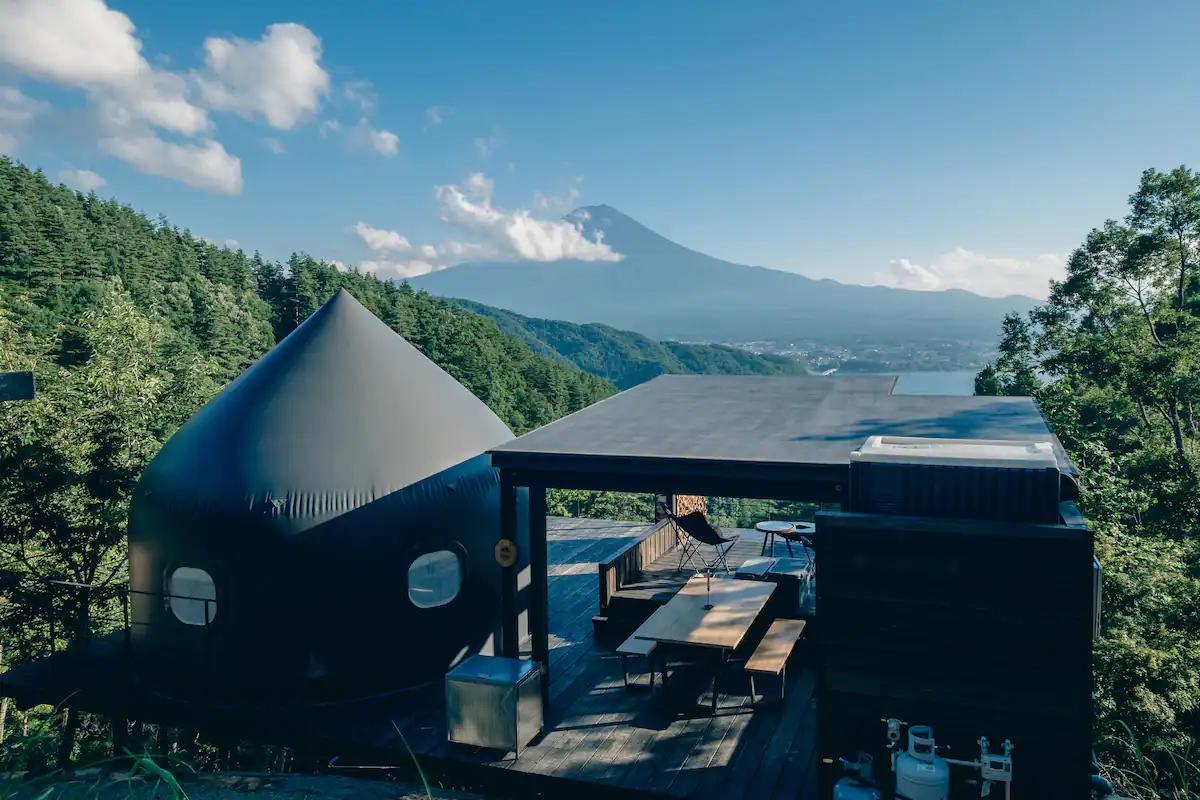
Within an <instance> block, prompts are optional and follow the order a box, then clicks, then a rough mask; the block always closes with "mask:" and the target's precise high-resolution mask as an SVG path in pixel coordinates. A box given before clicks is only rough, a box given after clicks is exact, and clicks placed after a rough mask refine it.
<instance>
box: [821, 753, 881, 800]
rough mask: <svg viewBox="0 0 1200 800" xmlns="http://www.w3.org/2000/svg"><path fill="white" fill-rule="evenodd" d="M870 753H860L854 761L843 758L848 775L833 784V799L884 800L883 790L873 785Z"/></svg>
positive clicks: (843, 765) (843, 764)
mask: <svg viewBox="0 0 1200 800" xmlns="http://www.w3.org/2000/svg"><path fill="white" fill-rule="evenodd" d="M873 760H874V759H872V757H871V754H870V753H859V754H858V756H857V757H856V758H855V760H854V761H847V760H845V759H842V767H843V769H845V771H846V777H844V778H842V779H841V780H840V781H838V782H837V783H835V784H834V785H833V800H883V792H881V791H879V790H878V789H876V788H875V787H874V786H871V780H872V775H871V762H872V761H873Z"/></svg>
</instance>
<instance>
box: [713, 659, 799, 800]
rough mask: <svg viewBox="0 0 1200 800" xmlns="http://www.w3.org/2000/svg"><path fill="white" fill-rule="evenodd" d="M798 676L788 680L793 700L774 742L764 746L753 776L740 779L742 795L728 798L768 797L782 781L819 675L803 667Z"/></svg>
mask: <svg viewBox="0 0 1200 800" xmlns="http://www.w3.org/2000/svg"><path fill="white" fill-rule="evenodd" d="M797 677H798V679H797V680H795V681H789V684H790V685H789V686H788V693H789V694H792V697H791V698H789V699H790V700H791V702H789V703H787V704H786V705H784V708H783V714H782V715H781V716H780V719H779V724H778V725H777V726H776V728H775V733H774V735H773V736H772V737H771V741H770V742H769V743H768V744H767V746H766V747H765V748H763V751H762V756H761V759H760V760H759V763H758V767H757V769H756V770H755V772H754V775H753V777H751V778H749V779H748V780H744V781H742V782H741V786H740V787H739V789H740V790H741V794H739V793H738V792H736V791H731V792H730V793H729V794H728V795H727V797H728V798H729V800H741V798H762V797H769V796H770V795H771V791H772V790H773V789H774V787H775V784H776V783H777V782H778V781H779V778H780V775H781V773H782V771H783V765H784V763H785V761H786V759H787V755H788V752H789V751H790V750H791V748H792V745H793V743H794V742H795V740H796V738H797V736H798V735H799V734H800V732H801V731H802V729H803V725H804V721H805V720H806V718H807V717H808V710H809V707H810V706H811V704H812V693H813V689H814V688H815V687H816V675H815V673H813V672H812V671H811V670H804V671H803V672H801V674H800V675H799V676H797Z"/></svg>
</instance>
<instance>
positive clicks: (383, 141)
mask: <svg viewBox="0 0 1200 800" xmlns="http://www.w3.org/2000/svg"><path fill="white" fill-rule="evenodd" d="M346 142H347V143H348V144H349V145H350V147H352V148H354V149H355V150H374V151H375V152H376V153H379V154H380V155H381V156H384V157H385V158H392V157H394V156H395V155H396V154H397V153H399V152H400V137H399V136H397V135H396V134H394V133H392V132H391V131H387V130H382V129H378V130H377V129H375V128H372V127H371V123H370V121H369V120H368V119H367V118H366V117H363V118H362V119H360V120H359V121H358V124H357V125H355V126H354V127H353V128H351V129H350V130H349V131H347V132H346Z"/></svg>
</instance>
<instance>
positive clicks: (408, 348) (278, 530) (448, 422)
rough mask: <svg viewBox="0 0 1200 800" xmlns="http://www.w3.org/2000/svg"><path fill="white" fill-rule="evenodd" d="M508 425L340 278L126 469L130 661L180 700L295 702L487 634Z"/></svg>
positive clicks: (386, 682)
mask: <svg viewBox="0 0 1200 800" xmlns="http://www.w3.org/2000/svg"><path fill="white" fill-rule="evenodd" d="M512 438H513V435H512V433H511V431H509V429H508V428H507V427H506V426H505V424H504V423H503V422H502V421H501V420H500V419H499V418H498V417H497V416H496V415H495V414H494V413H492V411H491V410H490V409H489V408H488V407H487V406H486V405H484V403H483V402H481V401H480V400H479V399H478V398H476V397H475V396H474V395H473V394H471V392H470V391H468V390H467V389H466V388H464V387H463V386H462V385H461V384H459V383H458V382H457V381H455V380H454V379H453V378H452V377H450V376H449V375H448V374H446V373H445V372H443V371H442V370H441V369H440V368H439V367H438V366H437V365H436V364H434V363H433V362H432V361H430V360H429V359H427V358H426V357H425V356H424V355H422V354H421V353H420V352H419V351H418V350H417V349H416V348H414V347H413V346H412V345H410V344H409V343H408V342H406V341H405V340H404V339H403V338H402V337H401V336H399V335H398V334H396V333H395V332H394V331H392V330H391V329H390V328H388V327H387V326H386V325H385V324H384V323H383V322H381V321H380V320H379V319H377V318H376V317H375V316H374V315H373V314H372V313H371V312H370V311H368V310H367V309H366V308H364V307H363V306H362V305H360V304H359V302H358V301H357V300H355V299H354V298H353V297H352V296H351V295H350V294H349V293H348V292H346V291H345V290H342V291H340V292H339V293H338V294H337V295H335V296H334V297H333V298H331V299H330V300H329V301H328V302H326V303H325V304H324V305H323V306H322V307H321V308H320V309H318V310H317V311H316V313H314V314H313V315H312V316H311V317H310V318H309V319H308V320H306V321H305V322H304V323H303V324H302V325H300V327H298V328H297V329H296V330H295V331H293V332H292V333H291V334H290V335H289V336H287V337H286V338H285V339H284V340H283V341H282V342H280V343H279V344H278V345H276V347H275V348H274V349H272V350H271V351H270V352H268V353H267V354H266V355H264V356H263V357H262V358H261V359H260V360H259V361H258V362H257V363H256V364H254V365H253V366H252V367H250V368H249V369H247V370H246V371H245V372H244V373H243V374H242V375H240V376H239V377H238V378H237V379H236V380H234V381H233V382H232V383H230V384H229V385H228V386H227V387H226V388H225V389H224V390H223V391H221V392H220V393H219V394H218V395H217V396H216V397H214V398H213V399H212V400H210V401H209V402H208V403H207V404H206V405H205V406H204V407H202V408H201V409H200V410H199V411H197V412H196V414H195V415H194V416H193V417H192V418H191V419H190V420H188V422H187V423H186V424H185V425H183V426H182V427H181V428H180V429H179V430H178V431H177V432H176V433H175V435H174V436H172V437H171V439H170V440H169V441H168V442H167V443H166V444H165V445H164V446H163V448H162V450H161V451H160V452H159V453H158V455H157V456H155V458H154V459H153V460H152V461H151V462H150V464H149V465H148V466H147V467H146V469H145V471H144V473H143V474H142V476H141V480H140V481H139V483H138V486H137V489H136V491H135V494H134V497H133V500H132V502H131V506H130V516H129V551H130V565H129V573H130V589H131V622H132V639H133V665H134V670H135V674H136V676H137V678H138V679H139V681H140V682H141V683H143V684H144V685H146V686H147V687H148V688H151V689H155V690H158V691H161V692H164V693H167V694H170V695H173V696H176V697H179V698H182V699H191V700H198V701H207V702H231V703H237V704H243V703H250V704H255V705H259V704H268V703H289V702H303V701H308V700H327V699H338V698H348V697H354V696H363V695H368V694H372V693H378V692H382V691H390V690H394V689H402V688H407V687H413V686H418V685H421V684H423V683H425V682H428V681H433V680H437V679H439V678H441V677H442V675H444V673H445V671H446V670H447V668H448V667H449V666H450V665H452V664H453V663H454V662H456V661H457V660H459V659H461V658H462V657H463V656H465V655H466V654H468V653H473V652H480V651H484V652H487V651H488V649H489V648H490V647H491V641H494V640H493V639H492V638H491V637H492V636H493V634H494V633H495V631H496V630H497V628H498V627H499V624H500V615H499V602H498V598H499V596H500V567H499V566H498V565H497V563H496V561H495V557H494V551H493V547H494V545H495V543H496V541H497V539H499V536H500V531H499V518H500V513H499V498H500V489H499V487H500V482H499V475H498V472H497V470H495V469H493V468H492V465H491V459H490V456H488V455H487V450H488V449H490V448H492V447H494V446H496V445H499V444H502V443H504V442H506V441H508V440H510V439H512ZM521 511H522V514H524V513H525V511H526V509H525V508H524V504H523V503H522V509H521ZM520 528H521V529H522V530H526V531H527V527H526V526H525V525H521V526H520ZM519 544H523V543H519ZM525 549H526V548H524V547H520V550H519V552H522V553H523V552H525ZM519 566H523V564H522V565H519Z"/></svg>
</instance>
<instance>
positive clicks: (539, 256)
mask: <svg viewBox="0 0 1200 800" xmlns="http://www.w3.org/2000/svg"><path fill="white" fill-rule="evenodd" d="M493 188H494V184H493V182H492V181H491V180H489V179H488V178H486V177H485V176H484V175H483V174H482V173H474V174H472V175H471V176H470V178H469V179H468V180H467V182H466V185H465V186H462V187H459V186H438V187H436V188H435V191H436V194H437V198H438V200H439V202H440V203H441V206H442V208H441V215H442V219H443V220H444V221H445V222H449V223H450V224H452V225H455V226H457V227H459V228H461V229H463V230H466V231H470V232H473V233H477V234H481V235H483V236H485V237H486V238H487V239H488V240H489V242H490V243H491V244H492V245H493V246H494V248H495V250H496V254H497V256H498V257H499V258H521V259H530V260H534V261H559V260H562V259H577V260H580V261H619V260H620V259H621V255H620V254H618V253H616V252H614V251H613V249H612V248H611V247H609V246H608V245H607V244H605V243H604V241H603V239H602V238H597V239H595V240H593V239H589V238H587V236H585V235H584V233H583V229H582V228H581V227H580V226H579V225H578V224H577V223H574V222H568V221H566V220H562V219H536V218H535V217H534V216H533V215H532V214H530V213H529V212H528V211H524V210H516V211H506V210H504V209H501V208H499V207H497V206H494V205H493V204H492V190H493Z"/></svg>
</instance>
